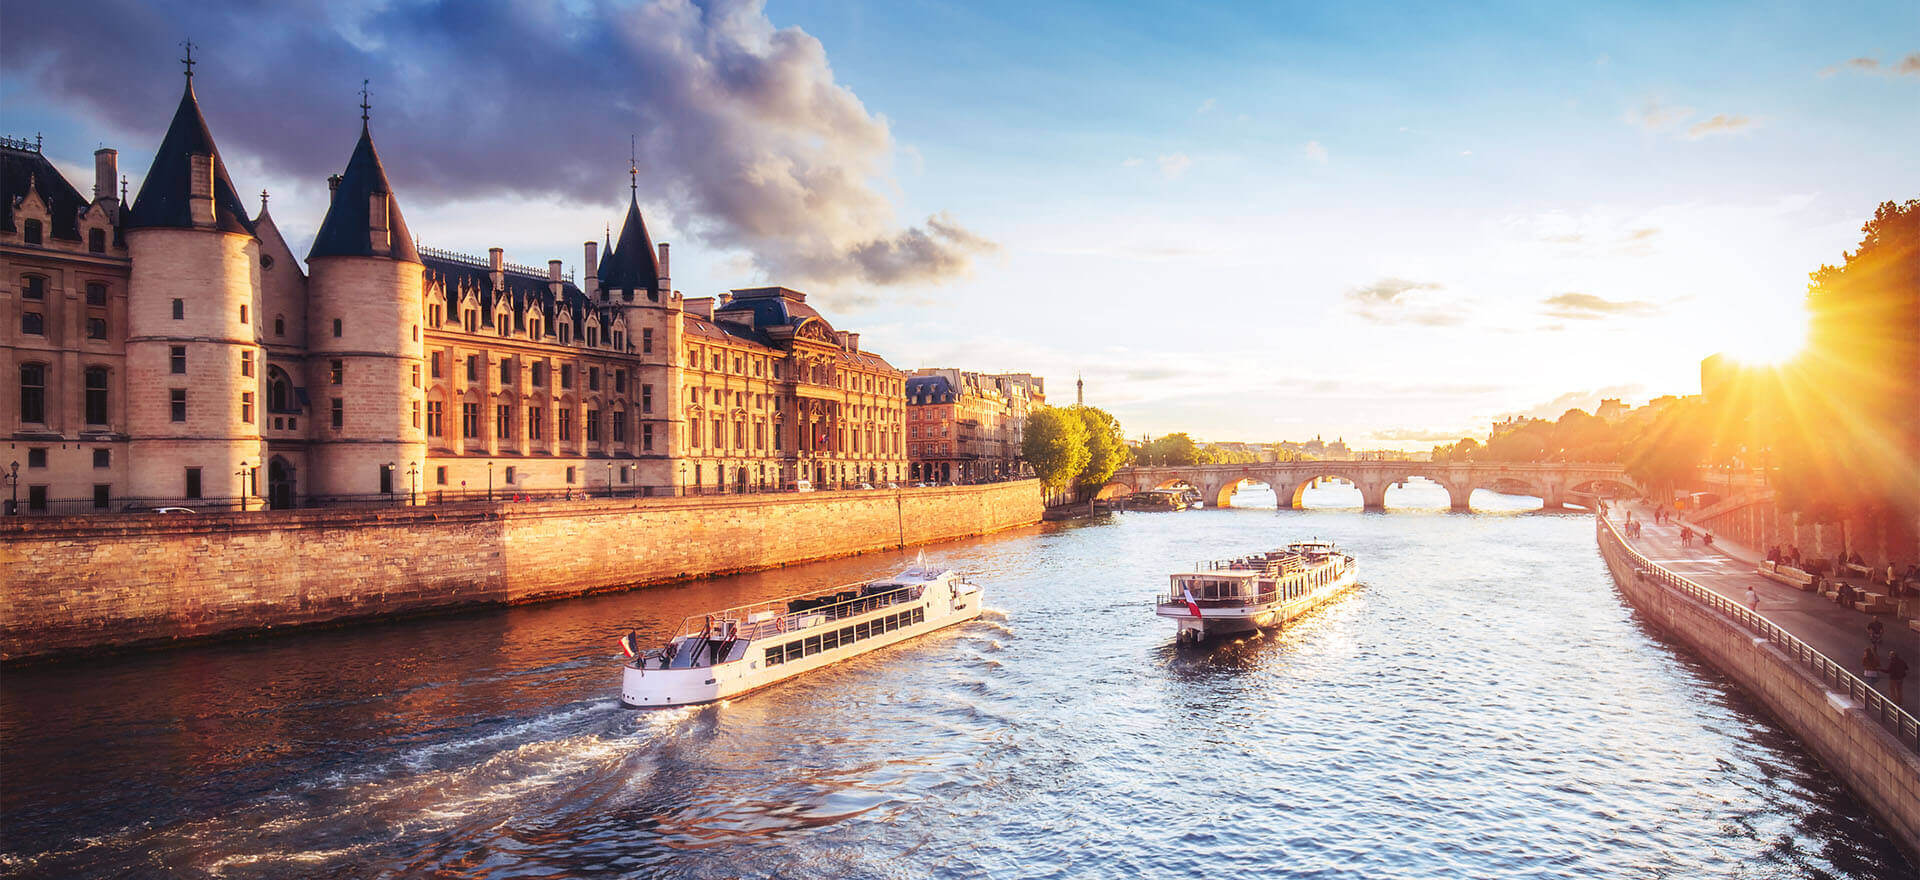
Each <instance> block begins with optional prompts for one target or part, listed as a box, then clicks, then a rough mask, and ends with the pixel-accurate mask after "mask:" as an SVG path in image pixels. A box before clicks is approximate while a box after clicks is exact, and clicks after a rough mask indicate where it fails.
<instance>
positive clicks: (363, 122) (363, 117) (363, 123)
mask: <svg viewBox="0 0 1920 880" xmlns="http://www.w3.org/2000/svg"><path fill="white" fill-rule="evenodd" d="M371 82H372V80H367V79H363V80H361V81H360V128H361V129H362V130H365V129H366V127H367V111H369V110H372V109H373V105H372V104H369V103H367V84H368V83H371Z"/></svg>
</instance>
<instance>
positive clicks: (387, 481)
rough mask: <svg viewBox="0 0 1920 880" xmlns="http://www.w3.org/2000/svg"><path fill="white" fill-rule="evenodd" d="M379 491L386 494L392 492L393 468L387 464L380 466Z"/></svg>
mask: <svg viewBox="0 0 1920 880" xmlns="http://www.w3.org/2000/svg"><path fill="white" fill-rule="evenodd" d="M380 491H381V492H382V493H383V494H387V495H392V494H393V468H392V467H391V466H389V465H384V464H383V465H381V466H380Z"/></svg>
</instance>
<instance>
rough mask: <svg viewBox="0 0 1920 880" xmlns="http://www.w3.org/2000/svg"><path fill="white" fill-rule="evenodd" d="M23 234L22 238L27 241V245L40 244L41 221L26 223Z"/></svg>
mask: <svg viewBox="0 0 1920 880" xmlns="http://www.w3.org/2000/svg"><path fill="white" fill-rule="evenodd" d="M22 233H23V235H22V237H23V238H25V239H26V240H27V244H39V243H40V221H38V220H28V221H27V222H26V225H25V226H24V227H23V228H22Z"/></svg>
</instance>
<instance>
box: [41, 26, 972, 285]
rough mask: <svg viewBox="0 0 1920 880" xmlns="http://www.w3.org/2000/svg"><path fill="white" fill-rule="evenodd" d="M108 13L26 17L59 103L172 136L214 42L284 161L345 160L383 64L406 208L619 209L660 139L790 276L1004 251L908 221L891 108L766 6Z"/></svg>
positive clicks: (707, 198)
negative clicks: (182, 65) (360, 92)
mask: <svg viewBox="0 0 1920 880" xmlns="http://www.w3.org/2000/svg"><path fill="white" fill-rule="evenodd" d="M98 5H99V6H100V7H101V8H98V9H95V10H94V11H92V12H89V13H86V14H75V13H74V12H73V11H72V10H70V9H67V8H64V7H60V6H58V5H57V4H56V5H46V4H31V5H23V6H20V7H19V8H17V9H12V8H10V12H9V16H8V18H9V21H8V24H9V29H10V33H9V39H8V43H9V45H11V46H14V47H16V51H15V55H16V56H17V57H15V58H13V59H12V60H13V62H14V63H13V64H10V65H9V67H11V68H13V69H15V70H19V71H25V73H23V74H21V76H22V78H23V79H28V80H30V81H31V83H32V85H33V86H34V87H35V88H37V89H38V90H40V91H41V92H42V93H44V94H45V95H46V96H47V99H48V100H49V101H56V102H64V103H67V104H69V105H72V106H75V107H77V108H78V109H79V110H81V112H84V113H89V114H91V115H93V116H95V117H97V118H98V119H100V120H102V121H104V122H106V123H108V124H111V125H114V126H117V127H119V128H121V129H123V130H125V131H128V132H131V133H133V134H134V135H135V136H138V137H143V138H151V139H152V140H153V141H156V142H157V140H158V137H159V135H160V133H161V130H162V127H163V126H164V125H165V124H166V122H167V119H168V117H169V115H170V113H171V110H172V108H173V105H174V102H175V101H176V100H178V96H179V89H180V80H179V79H177V78H176V77H175V76H173V75H172V74H173V72H174V71H177V70H178V69H179V67H178V65H177V64H175V63H174V57H175V56H176V55H177V54H178V49H177V47H176V46H174V45H173V42H172V38H171V37H168V36H166V35H170V34H192V35H193V39H194V40H195V41H196V42H197V43H200V44H201V45H202V49H201V51H200V53H199V56H200V58H202V59H203V60H204V62H205V63H204V64H202V65H201V66H200V67H199V68H198V70H197V71H196V72H197V73H198V74H200V75H199V76H197V77H196V78H195V87H196V91H198V92H199V94H200V98H201V103H202V106H203V107H204V108H205V110H206V111H207V115H208V116H209V117H210V121H211V123H212V127H213V129H214V136H215V137H216V138H217V139H218V140H219V142H220V144H221V146H222V147H223V149H224V150H225V151H226V152H228V153H229V154H235V155H241V154H246V155H250V156H255V157H258V161H259V162H260V163H261V165H262V166H263V170H265V171H267V172H269V173H277V174H285V175H288V176H292V177H298V178H304V179H307V180H312V181H318V180H322V179H325V177H326V176H327V175H329V174H333V173H337V172H338V171H339V170H340V168H341V167H342V166H343V165H344V164H345V162H346V159H347V155H348V153H349V152H350V151H351V149H352V145H353V138H354V136H355V134H356V133H355V132H354V131H353V128H354V125H353V123H354V122H356V121H358V120H356V119H354V118H353V117H354V115H355V108H354V104H356V103H357V101H356V100H355V99H356V97H357V96H356V95H355V94H354V92H355V90H356V89H357V88H358V87H359V85H360V80H361V79H362V77H367V78H371V79H372V81H373V85H372V89H373V95H374V108H373V130H374V135H375V137H376V142H377V143H378V144H379V146H380V151H381V156H382V158H383V159H384V161H385V163H386V166H387V171H388V173H389V175H390V176H391V177H392V178H393V180H394V183H395V185H396V186H397V187H398V188H399V197H400V200H401V203H402V204H403V205H409V204H413V205H420V204H432V205H443V204H450V203H453V202H456V201H465V200H477V199H486V198H495V197H515V198H521V199H544V200H562V201H574V202H586V203H593V204H601V205H607V204H609V203H612V202H616V201H617V200H618V197H619V196H621V195H624V194H625V193H624V192H622V189H623V187H624V186H625V184H626V181H625V180H624V179H623V178H624V177H625V171H626V164H625V163H626V155H627V154H626V150H627V141H628V136H629V135H630V134H633V133H636V132H637V133H638V134H639V137H640V140H639V146H640V166H641V169H642V175H643V179H642V181H641V192H642V193H644V194H646V195H647V196H649V201H650V202H651V203H653V204H655V205H660V206H664V207H665V210H666V211H667V212H668V213H669V214H670V215H671V216H672V217H673V218H674V222H675V224H676V225H679V226H681V227H682V228H685V229H688V230H689V231H690V232H691V233H692V234H694V235H695V236H697V237H698V238H700V239H701V240H702V241H703V242H704V243H706V244H708V245H710V246H715V247H721V248H737V249H740V250H743V251H745V252H747V253H749V254H750V255H751V260H752V262H753V264H754V265H755V266H756V267H757V268H758V269H760V270H761V271H763V272H765V273H766V274H767V275H768V276H770V277H771V278H774V279H776V280H780V281H784V282H792V283H815V284H825V285H849V286H857V285H861V284H868V285H887V284H904V283H917V282H938V281H943V280H948V279H952V278H955V277H959V276H963V275H965V274H967V272H968V270H969V267H970V266H971V263H972V261H973V258H974V257H975V256H976V255H979V254H981V253H984V252H985V251H987V250H989V249H990V248H991V245H990V244H989V243H987V242H986V241H984V240H983V239H982V238H980V237H979V236H978V235H975V234H973V233H971V232H969V231H967V230H966V229H965V228H963V227H961V226H960V225H959V224H958V223H957V222H956V221H954V220H952V219H951V218H948V217H946V216H945V215H939V214H936V215H934V216H932V217H929V218H928V219H926V220H925V221H923V222H921V223H919V224H903V223H901V222H899V220H898V219H897V218H896V216H895V211H894V205H893V202H892V201H891V199H890V198H889V195H888V194H889V193H890V192H892V190H893V187H894V178H893V169H892V167H891V165H892V157H893V155H894V152H895V150H896V144H895V141H894V137H893V133H892V131H891V129H890V127H889V125H888V122H887V120H886V118H885V117H883V116H880V115H878V114H876V113H874V112H873V111H872V110H870V109H868V108H867V107H866V106H865V105H864V104H863V103H862V102H861V100H860V99H859V97H858V96H856V95H855V94H854V93H853V91H852V90H851V89H850V88H848V87H847V86H846V85H845V84H843V83H840V82H838V81H836V79H835V75H834V71H833V69H832V67H831V65H830V64H829V63H828V59H827V53H826V49H825V48H824V47H823V46H822V45H821V43H820V41H819V40H818V39H815V38H814V37H813V36H812V35H810V34H808V33H807V32H806V31H804V30H801V29H800V28H797V27H785V28H781V27H776V26H775V25H774V24H773V22H772V21H771V20H769V19H768V17H767V16H766V14H765V13H764V11H763V9H762V7H761V3H760V2H757V0H713V2H709V3H701V4H694V3H686V2H678V0H674V2H654V3H646V4H639V5H626V4H612V3H537V2H517V0H478V2H473V3H459V4H447V3H438V2H431V0H393V2H375V3H365V4H362V5H348V4H340V5H333V4H328V5H325V6H324V7H322V6H320V5H316V4H311V3H286V4H255V5H251V6H249V9H248V12H247V13H246V14H235V12H234V10H232V9H231V8H229V7H227V6H225V5H222V4H206V3H195V2H187V0H161V2H145V0H104V2H102V3H100V4H98ZM323 10H324V11H323ZM102 46H112V47H115V48H114V51H111V52H104V53H103V52H101V51H99V49H100V47H102ZM231 163H232V160H230V164H231ZM242 189H246V187H245V186H244V185H243V186H242ZM598 225H599V224H593V226H596V227H597V226H598ZM416 231H418V232H422V233H426V234H427V235H429V236H430V235H431V234H432V233H431V230H416ZM590 231H593V230H591V229H583V230H581V234H580V237H583V238H584V237H587V236H588V233H589V232H590ZM596 237H597V236H596Z"/></svg>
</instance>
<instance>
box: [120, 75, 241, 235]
mask: <svg viewBox="0 0 1920 880" xmlns="http://www.w3.org/2000/svg"><path fill="white" fill-rule="evenodd" d="M187 45H188V46H189V49H188V51H187V57H186V58H183V59H181V61H182V62H183V63H185V64H186V65H187V85H186V88H185V89H184V90H183V91H182V92H181V94H180V106H179V107H178V108H177V109H175V110H174V111H173V121H172V122H171V123H169V124H168V125H167V134H166V136H165V137H163V138H161V139H160V148H159V149H158V150H155V151H154V154H153V166H152V167H150V168H148V169H147V177H146V179H145V180H142V181H141V182H140V195H139V196H138V197H137V198H135V199H134V201H133V208H132V210H130V211H129V212H128V213H127V228H129V229H138V228H141V227H170V228H175V229H194V228H212V229H218V230H220V231H222V232H238V233H242V234H247V235H251V234H253V221H251V220H249V219H247V211H246V208H245V207H244V206H242V205H241V203H240V194H239V193H238V192H237V191H235V190H234V188H233V180H232V179H231V178H229V177H228V176H227V165H226V163H225V162H222V161H221V160H220V148H219V147H216V146H214V143H213V134H212V133H211V132H209V131H208V130H207V120H206V118H205V117H203V116H201V115H200V101H199V99H198V98H196V97H194V94H193V65H194V64H198V63H199V62H197V61H194V60H193V51H192V49H191V45H192V44H187ZM196 186H197V187H200V188H201V189H200V190H199V191H196V190H195V187H196ZM208 189H210V190H211V192H208V191H207V190H208ZM209 197H211V198H209ZM196 200H198V201H200V202H201V205H200V206H199V208H200V210H201V211H203V212H204V211H205V210H207V208H208V207H209V206H211V209H212V217H211V221H210V222H209V221H208V220H207V218H206V217H205V216H204V215H203V216H202V217H201V220H200V222H195V217H194V212H195V205H194V202H195V201H196ZM121 201H122V203H123V204H124V203H125V201H126V200H125V198H124V196H123V197H122V199H121Z"/></svg>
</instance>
